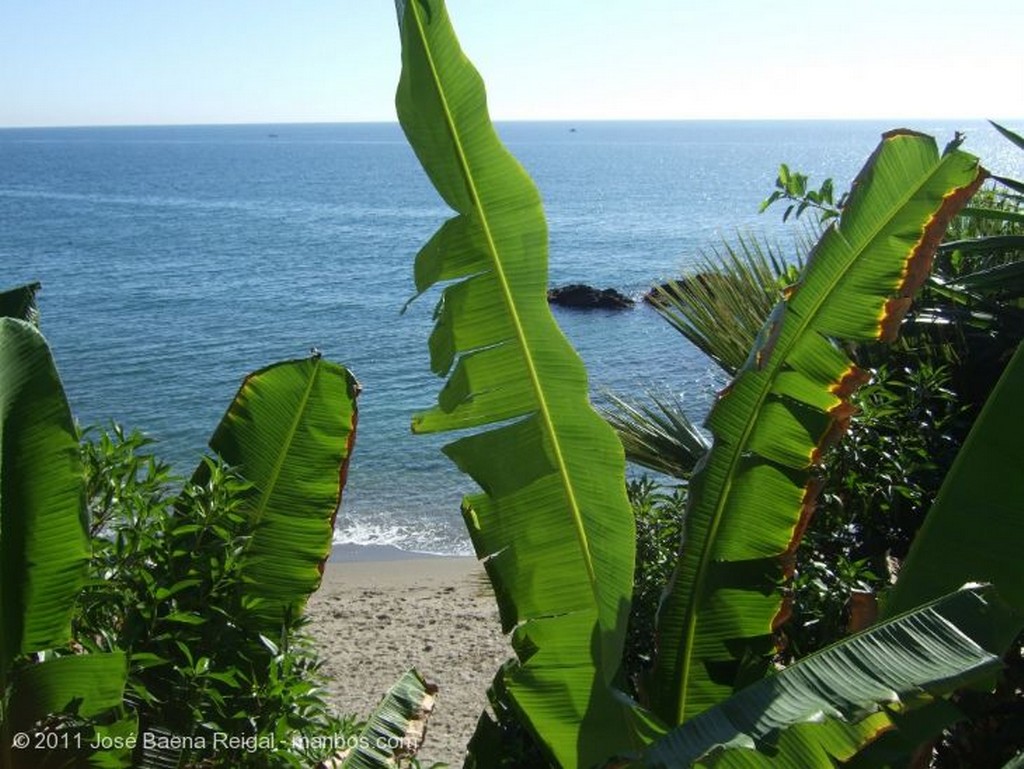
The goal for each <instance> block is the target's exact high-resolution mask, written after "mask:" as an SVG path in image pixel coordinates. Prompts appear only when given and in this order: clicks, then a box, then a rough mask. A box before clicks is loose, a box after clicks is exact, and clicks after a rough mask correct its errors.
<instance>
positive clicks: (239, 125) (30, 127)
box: [0, 116, 1024, 131]
mask: <svg viewBox="0 0 1024 769" xmlns="http://www.w3.org/2000/svg"><path fill="white" fill-rule="evenodd" d="M992 120H995V121H996V122H1012V121H1015V120H1024V118H1007V117H1005V116H1004V117H998V118H984V117H963V116H960V117H954V116H947V117H853V118H851V117H699V118H578V119H577V118H492V122H493V123H495V124H509V123H562V124H580V125H584V124H595V123H604V124H607V123H881V122H888V123H891V122H896V123H912V122H921V123H936V122H957V121H960V122H964V123H989V122H991V121H992ZM339 125H366V126H369V125H377V126H379V125H395V126H397V125H399V122H398V120H397V119H388V120H284V121H237V122H200V123H195V122H183V123H66V124H58V123H53V124H25V125H0V131H29V130H40V131H41V130H61V129H65V130H67V129H80V128H242V127H246V126H254V127H255V126H339Z"/></svg>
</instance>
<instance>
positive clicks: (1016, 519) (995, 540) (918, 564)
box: [883, 344, 1024, 616]
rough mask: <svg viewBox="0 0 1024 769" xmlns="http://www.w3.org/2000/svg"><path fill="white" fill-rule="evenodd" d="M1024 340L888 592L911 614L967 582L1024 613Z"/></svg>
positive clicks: (888, 605)
mask: <svg viewBox="0 0 1024 769" xmlns="http://www.w3.org/2000/svg"><path fill="white" fill-rule="evenodd" d="M1022 396H1024V344H1021V345H1019V346H1018V347H1017V352H1016V353H1015V354H1014V356H1013V358H1012V359H1011V360H1010V363H1009V364H1008V365H1007V367H1006V369H1005V370H1004V372H1003V375H1002V377H1000V379H999V382H998V383H997V384H996V386H995V388H994V389H993V390H992V394H991V395H989V398H988V401H987V402H986V403H985V406H984V408H983V409H982V411H981V414H979V415H978V419H977V421H976V422H975V423H974V427H973V428H971V432H970V434H969V435H968V436H967V440H966V441H964V445H963V447H962V448H961V449H960V453H959V454H957V457H956V460H955V461H954V462H953V466H952V467H951V468H950V470H949V473H948V474H947V475H946V479H945V481H943V484H942V488H941V489H940V490H939V494H938V496H937V497H936V499H935V503H934V504H933V505H932V508H931V510H929V511H928V516H927V517H926V518H925V521H924V524H923V525H922V526H921V528H920V530H919V531H918V532H917V534H916V536H915V537H914V542H913V545H912V546H911V548H910V552H909V553H908V554H907V558H906V560H905V561H904V562H903V565H902V567H901V568H900V572H899V579H898V581H897V583H896V586H895V587H894V588H893V589H892V591H891V592H890V594H889V595H888V596H887V598H886V600H885V602H884V605H883V613H884V614H885V615H886V616H892V615H894V614H897V613H899V612H902V611H906V610H907V609H909V608H910V607H912V606H916V605H918V604H920V603H923V602H924V601H927V600H930V599H932V598H934V597H935V596H936V595H941V594H942V593H944V592H946V591H948V590H949V588H950V586H951V585H957V584H960V583H962V582H965V581H967V580H978V581H984V582H991V583H992V584H994V585H995V586H996V588H997V589H998V590H999V594H1000V595H1001V596H1003V597H1004V598H1005V599H1006V600H1007V601H1008V602H1009V603H1010V604H1012V605H1013V606H1014V607H1015V608H1017V609H1019V610H1021V611H1024V561H1022V546H1024V449H1022V448H1021V441H1020V431H1021V427H1022V426H1024V397H1022Z"/></svg>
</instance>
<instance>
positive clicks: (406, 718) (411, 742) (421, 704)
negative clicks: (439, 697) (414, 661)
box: [341, 670, 437, 769]
mask: <svg viewBox="0 0 1024 769" xmlns="http://www.w3.org/2000/svg"><path fill="white" fill-rule="evenodd" d="M436 690H437V689H436V687H433V686H430V685H429V684H428V683H427V682H426V681H424V680H423V677H422V676H421V675H420V674H419V673H417V672H416V671H415V670H409V671H407V672H406V673H405V674H403V675H402V677H401V678H399V679H398V681H396V682H395V684H394V685H393V686H392V687H391V688H390V689H388V692H387V694H385V695H384V698H383V699H382V700H381V701H380V704H379V705H378V706H377V707H376V708H375V709H374V711H373V713H371V714H370V717H369V718H368V719H367V721H366V726H364V727H363V730H362V731H361V732H360V733H359V736H358V738H357V739H356V741H355V745H354V746H352V748H351V750H350V751H349V753H348V755H347V756H346V757H345V760H344V761H343V762H342V764H341V769H391V768H392V767H397V766H398V760H399V757H405V756H409V755H413V754H415V752H416V751H417V750H419V748H420V745H421V744H422V743H423V738H424V736H425V735H426V728H427V719H428V718H429V717H430V714H431V712H432V711H433V709H434V694H435V693H436Z"/></svg>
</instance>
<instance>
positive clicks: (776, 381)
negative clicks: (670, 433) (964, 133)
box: [651, 130, 985, 724]
mask: <svg viewBox="0 0 1024 769" xmlns="http://www.w3.org/2000/svg"><path fill="white" fill-rule="evenodd" d="M984 175H985V172H984V171H983V170H982V169H981V168H980V166H979V165H978V163H977V160H976V159H975V158H974V157H973V156H971V155H969V154H967V153H964V152H961V151H959V150H951V151H948V152H947V153H945V154H944V155H942V156H940V155H939V152H938V150H937V147H936V144H935V141H934V140H933V139H932V138H931V137H927V136H923V135H921V134H916V133H912V132H909V131H905V130H899V131H893V132H890V133H887V134H885V135H884V136H883V138H882V142H881V144H880V145H879V147H878V149H877V150H876V151H875V152H874V154H873V155H872V156H871V158H870V159H869V160H868V162H867V164H866V165H865V167H864V168H863V170H862V171H861V172H860V174H859V175H858V177H857V179H856V180H855V182H854V185H853V189H852V190H851V194H850V197H849V200H848V203H847V205H846V207H845V209H844V211H843V214H842V216H841V218H840V220H839V222H838V223H836V224H833V225H831V226H830V227H829V228H828V229H827V230H826V231H825V232H824V234H823V235H822V237H821V239H820V240H819V242H818V244H817V245H816V246H815V248H814V249H813V251H812V254H811V256H810V259H809V261H808V264H807V266H806V268H805V270H804V272H803V273H802V277H801V279H800V281H799V282H798V283H797V284H796V285H794V286H792V287H791V288H790V289H788V290H787V291H786V292H785V295H784V299H783V300H782V301H781V302H780V303H779V304H778V305H777V306H776V308H775V309H774V310H773V311H772V313H771V315H770V317H769V319H768V321H767V322H766V323H765V326H764V328H763V329H762V331H761V333H760V335H759V338H758V340H757V342H756V344H755V347H754V349H753V350H752V352H751V355H750V357H749V359H748V360H747V362H746V364H744V366H743V368H742V369H741V370H740V372H739V373H738V375H737V376H736V378H735V379H734V380H733V382H732V383H731V384H730V385H729V386H728V387H727V388H726V389H725V390H724V391H723V392H722V393H721V394H720V396H719V399H718V401H717V403H716V404H715V406H714V408H713V409H712V411H711V414H710V416H709V417H708V422H707V424H708V427H709V428H710V430H711V431H712V433H713V435H714V443H713V446H712V449H711V451H710V452H709V453H708V455H707V456H706V457H705V459H704V461H703V462H702V464H701V466H700V468H699V470H698V471H697V472H696V473H695V475H694V478H693V480H692V482H691V486H690V495H689V503H688V508H687V513H686V529H685V534H684V545H683V548H682V553H681V556H680V560H679V565H678V567H677V569H676V572H675V574H674V576H673V579H672V580H671V582H670V585H669V588H668V590H667V591H666V596H665V598H664V600H663V602H662V606H661V611H660V615H659V625H658V641H659V653H658V658H657V662H656V667H655V671H654V675H653V680H652V682H651V685H652V704H653V706H654V709H655V711H656V712H657V714H658V715H659V716H660V717H661V718H662V719H663V720H665V721H667V722H668V723H670V724H679V723H682V722H683V721H685V720H687V719H689V718H693V717H694V716H696V715H697V714H699V713H700V712H702V711H703V710H705V709H707V708H709V707H712V706H713V705H715V704H717V703H718V702H720V701H722V700H723V699H724V698H726V697H727V696H728V695H729V694H730V693H731V692H732V691H733V689H734V688H735V687H736V685H737V683H738V682H742V681H744V680H753V679H755V678H756V677H757V676H759V675H760V674H761V673H762V671H763V668H760V669H759V663H760V662H761V661H762V660H764V659H765V658H766V655H768V654H769V653H770V652H771V650H772V635H773V633H774V632H775V630H776V629H777V628H778V627H779V625H780V623H781V622H782V621H784V619H785V617H786V615H787V605H786V603H785V601H784V597H783V593H782V591H781V589H780V583H781V582H783V581H784V580H785V578H786V577H787V576H788V574H789V573H790V572H791V570H792V558H793V556H794V554H795V551H796V546H797V544H798V543H799V539H800V537H801V536H802V533H803V530H804V528H805V527H806V524H807V522H808V520H809V516H810V515H811V513H812V512H813V509H814V505H815V499H816V496H817V491H818V487H819V481H818V480H817V478H816V477H815V476H814V474H813V468H814V466H815V465H816V464H817V463H818V461H819V460H820V457H821V454H822V452H823V451H824V449H825V448H826V446H827V445H828V444H829V443H830V442H832V441H833V440H835V439H836V438H837V437H838V436H840V435H841V434H842V432H843V431H844V430H845V428H846V426H847V425H848V423H849V420H850V417H851V415H852V413H853V407H852V406H851V405H850V395H851V393H852V392H853V391H854V390H855V389H856V387H858V386H859V385H860V384H861V383H863V382H864V381H865V380H866V378H867V375H866V374H865V373H864V372H863V371H861V370H859V369H858V368H857V367H856V366H855V365H854V364H853V363H852V362H851V361H850V359H849V358H848V357H847V355H846V354H845V353H844V352H843V351H842V350H840V348H839V347H838V346H837V344H836V343H835V341H834V340H854V341H857V340H865V341H867V340H891V339H893V338H894V337H895V335H896V332H897V330H898V327H899V323H900V320H901V318H902V317H903V315H904V313H905V312H906V311H907V309H908V308H909V306H910V302H911V297H912V295H913V293H914V291H915V290H916V289H917V288H918V287H919V286H920V284H921V282H922V281H923V280H924V279H925V277H926V276H927V274H928V271H929V269H930V265H931V260H932V257H933V255H934V252H935V248H936V246H937V244H938V242H939V240H940V239H941V238H942V235H943V233H944V231H945V228H946V225H947V223H948V221H949V219H950V218H951V217H952V216H953V215H954V214H955V213H956V212H957V211H958V210H959V209H960V208H961V207H962V206H963V205H964V204H965V203H966V201H967V200H968V198H970V196H971V195H972V194H973V192H974V190H975V189H977V187H978V186H979V185H980V184H981V182H982V180H983V177H984Z"/></svg>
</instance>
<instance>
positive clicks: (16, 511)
mask: <svg viewBox="0 0 1024 769" xmlns="http://www.w3.org/2000/svg"><path fill="white" fill-rule="evenodd" d="M0 437H2V439H3V440H2V453H0V690H2V689H3V687H4V685H5V683H6V681H7V676H8V673H9V671H10V668H11V663H12V662H13V660H14V659H15V658H16V657H18V656H19V655H22V654H25V653H28V652H34V651H40V650H44V649H52V648H55V647H59V646H64V645H65V644H67V643H68V642H69V641H70V640H71V612H72V609H73V607H74V600H75V596H76V595H77V593H78V590H79V587H80V585H81V583H82V579H83V577H84V569H85V567H86V563H87V562H88V558H89V548H88V539H87V537H86V527H85V521H84V515H85V497H84V473H83V470H82V465H81V462H80V460H79V456H78V438H77V433H76V431H75V426H74V421H73V420H72V417H71V409H70V408H69V406H68V402H67V399H66V398H65V396H64V389H63V387H62V386H61V382H60V377H59V375H58V374H57V369H56V367H55V366H54V363H53V358H52V357H51V355H50V349H49V347H48V346H47V344H46V340H45V339H43V337H42V335H41V334H40V333H39V331H38V330H37V329H36V328H35V327H34V326H33V325H31V324H30V323H28V322H26V321H23V320H18V319H15V318H0ZM3 749H4V750H6V749H7V746H4V747H3Z"/></svg>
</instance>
